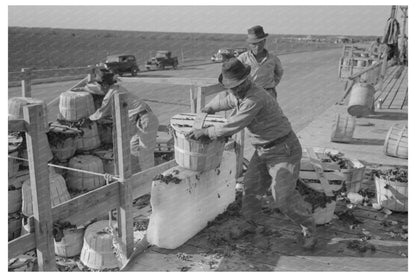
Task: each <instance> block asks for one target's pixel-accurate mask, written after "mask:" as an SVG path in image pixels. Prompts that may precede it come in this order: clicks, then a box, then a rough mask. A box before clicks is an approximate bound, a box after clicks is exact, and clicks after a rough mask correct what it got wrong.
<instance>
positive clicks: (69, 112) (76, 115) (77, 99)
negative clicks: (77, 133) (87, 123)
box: [58, 90, 95, 122]
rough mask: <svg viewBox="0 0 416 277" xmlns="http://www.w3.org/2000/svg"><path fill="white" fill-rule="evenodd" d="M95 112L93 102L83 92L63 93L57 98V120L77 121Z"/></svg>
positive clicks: (86, 93) (88, 94) (90, 97)
mask: <svg viewBox="0 0 416 277" xmlns="http://www.w3.org/2000/svg"><path fill="white" fill-rule="evenodd" d="M94 112H95V107H94V101H93V98H92V96H91V94H90V93H88V92H85V91H70V90H69V91H65V92H63V93H61V95H60V97H59V114H58V119H63V120H67V121H73V122H74V121H78V120H80V119H82V118H86V117H88V116H90V115H91V114H93V113H94Z"/></svg>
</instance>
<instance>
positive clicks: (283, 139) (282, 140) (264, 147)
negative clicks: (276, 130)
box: [255, 131, 293, 149]
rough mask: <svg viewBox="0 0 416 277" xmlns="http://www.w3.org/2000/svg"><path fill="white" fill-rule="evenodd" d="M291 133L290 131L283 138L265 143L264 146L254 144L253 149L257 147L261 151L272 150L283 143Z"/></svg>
mask: <svg viewBox="0 0 416 277" xmlns="http://www.w3.org/2000/svg"><path fill="white" fill-rule="evenodd" d="M292 133H293V131H290V132H289V133H288V134H287V135H284V136H283V137H280V138H277V139H275V140H272V141H271V142H268V143H265V144H256V145H255V147H256V148H257V147H259V148H263V149H268V148H272V147H273V146H275V145H277V144H279V143H282V142H284V141H285V140H286V139H287V138H288V137H289V136H290V135H291V134H292Z"/></svg>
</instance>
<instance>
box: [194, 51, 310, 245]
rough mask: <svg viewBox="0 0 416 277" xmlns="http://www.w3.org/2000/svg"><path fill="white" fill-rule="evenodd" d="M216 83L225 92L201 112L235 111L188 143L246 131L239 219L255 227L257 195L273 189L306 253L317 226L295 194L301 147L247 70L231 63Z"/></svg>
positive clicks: (196, 131)
mask: <svg viewBox="0 0 416 277" xmlns="http://www.w3.org/2000/svg"><path fill="white" fill-rule="evenodd" d="M218 80H219V82H220V83H221V84H222V85H223V86H224V87H225V88H226V89H227V91H228V93H226V94H219V95H218V96H217V97H215V98H214V99H213V100H212V101H211V102H210V103H208V105H206V106H205V107H204V108H203V109H202V112H207V113H215V112H218V111H224V110H230V109H235V114H233V115H232V116H231V117H229V118H228V120H227V123H224V124H222V125H216V126H212V127H208V128H205V129H194V130H192V131H190V133H189V134H188V137H189V138H191V139H192V138H193V139H199V138H200V137H203V136H208V137H209V138H211V139H217V138H219V137H227V136H231V135H233V134H235V133H237V132H239V131H240V130H242V129H243V128H245V127H247V130H248V135H249V137H250V138H251V141H252V144H253V146H254V148H255V152H254V154H253V157H252V158H251V161H250V164H249V166H248V169H247V172H246V174H245V176H244V188H245V191H244V195H243V205H242V215H243V216H244V218H245V219H246V220H247V222H248V223H250V224H252V225H254V226H256V223H255V221H254V220H255V218H256V216H257V215H258V214H259V213H260V212H261V202H260V200H259V199H258V198H257V196H258V195H264V194H265V193H266V191H267V189H268V188H271V190H272V195H273V198H274V201H275V203H276V205H277V207H278V208H279V209H280V211H282V212H283V213H285V214H286V215H287V216H289V217H290V218H291V219H292V220H293V221H294V222H296V223H298V224H299V225H300V227H301V228H302V232H303V238H304V244H303V246H304V247H305V248H307V249H311V248H313V247H314V246H315V244H316V242H317V240H316V237H315V235H314V234H315V221H314V218H313V217H312V214H311V211H310V210H308V208H307V205H306V203H305V202H304V200H303V198H302V197H301V195H300V194H299V192H298V191H297V190H296V189H295V188H296V183H297V179H298V177H299V168H300V160H301V157H302V147H301V145H300V143H299V140H298V138H297V137H296V134H295V133H294V132H293V130H292V127H291V124H290V122H289V120H288V119H287V117H286V116H285V115H284V114H283V112H282V109H281V108H280V106H279V104H278V103H277V101H274V100H273V98H272V96H271V95H270V94H269V93H267V92H266V91H265V90H264V89H263V88H261V87H259V86H257V85H256V84H254V83H253V82H252V79H251V77H250V66H249V65H244V64H243V63H241V62H240V61H239V60H238V59H236V58H232V59H230V60H229V61H226V62H224V63H223V65H222V74H221V75H220V76H219V79H218Z"/></svg>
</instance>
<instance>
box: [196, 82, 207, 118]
mask: <svg viewBox="0 0 416 277" xmlns="http://www.w3.org/2000/svg"><path fill="white" fill-rule="evenodd" d="M203 107H205V95H204V88H203V87H197V88H196V112H197V113H199V112H201V109H202V108H203Z"/></svg>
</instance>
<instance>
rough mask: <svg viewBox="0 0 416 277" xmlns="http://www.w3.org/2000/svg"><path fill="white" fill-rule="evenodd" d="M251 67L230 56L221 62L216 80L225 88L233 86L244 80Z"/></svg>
mask: <svg viewBox="0 0 416 277" xmlns="http://www.w3.org/2000/svg"><path fill="white" fill-rule="evenodd" d="M250 71H251V67H250V66H249V65H244V64H243V63H242V62H240V60H238V59H236V58H231V59H229V60H228V61H225V62H224V63H223V64H222V70H221V74H220V76H219V77H218V82H220V84H222V85H223V86H224V87H225V88H234V87H236V86H238V85H239V84H241V83H242V82H244V81H245V80H246V79H247V77H248V76H249V74H250Z"/></svg>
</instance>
